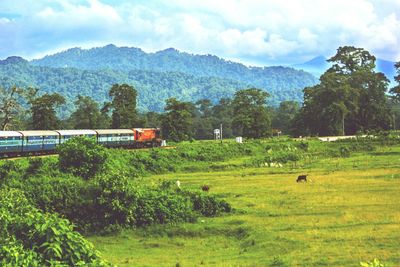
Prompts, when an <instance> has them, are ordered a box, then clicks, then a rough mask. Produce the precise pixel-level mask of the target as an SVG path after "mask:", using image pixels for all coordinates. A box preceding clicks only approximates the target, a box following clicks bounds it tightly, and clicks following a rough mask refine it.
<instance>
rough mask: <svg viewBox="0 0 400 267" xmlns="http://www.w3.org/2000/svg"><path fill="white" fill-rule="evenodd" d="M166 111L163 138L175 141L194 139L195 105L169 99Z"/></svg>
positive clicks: (163, 120)
mask: <svg viewBox="0 0 400 267" xmlns="http://www.w3.org/2000/svg"><path fill="white" fill-rule="evenodd" d="M164 109H165V111H166V112H165V113H164V114H163V115H162V119H161V121H162V131H163V136H164V137H165V138H167V139H170V140H173V141H183V140H190V139H192V138H193V134H194V131H193V118H194V110H195V107H194V105H193V104H192V103H190V102H181V101H178V100H177V99H175V98H169V99H167V100H166V106H165V108H164Z"/></svg>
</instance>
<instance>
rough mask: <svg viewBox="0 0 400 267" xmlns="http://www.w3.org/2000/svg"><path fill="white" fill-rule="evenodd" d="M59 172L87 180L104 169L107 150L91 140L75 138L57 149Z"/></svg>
mask: <svg viewBox="0 0 400 267" xmlns="http://www.w3.org/2000/svg"><path fill="white" fill-rule="evenodd" d="M58 153H59V166H60V170H61V171H65V172H69V173H72V174H74V175H77V176H80V177H83V178H85V179H89V178H92V177H94V176H95V175H96V174H98V173H100V172H102V171H103V170H104V169H105V162H106V160H107V158H108V152H107V149H106V148H104V147H103V146H101V145H98V144H97V143H96V140H94V139H93V138H87V137H76V138H72V139H71V140H68V141H67V142H65V143H63V144H61V145H60V146H59V147H58Z"/></svg>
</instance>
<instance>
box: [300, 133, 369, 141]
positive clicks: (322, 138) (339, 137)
mask: <svg viewBox="0 0 400 267" xmlns="http://www.w3.org/2000/svg"><path fill="white" fill-rule="evenodd" d="M356 137H357V136H356V135H339V136H321V137H317V138H318V139H319V140H321V141H323V142H333V141H337V140H340V139H349V138H356ZM360 137H366V135H360ZM303 139H307V137H304V138H296V140H303Z"/></svg>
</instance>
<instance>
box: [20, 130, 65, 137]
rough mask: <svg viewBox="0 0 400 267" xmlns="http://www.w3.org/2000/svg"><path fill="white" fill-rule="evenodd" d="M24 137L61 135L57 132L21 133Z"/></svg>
mask: <svg viewBox="0 0 400 267" xmlns="http://www.w3.org/2000/svg"><path fill="white" fill-rule="evenodd" d="M19 132H20V133H21V134H22V135H23V136H45V135H48V136H59V135H60V134H59V133H57V132H56V131H40V130H37V131H19Z"/></svg>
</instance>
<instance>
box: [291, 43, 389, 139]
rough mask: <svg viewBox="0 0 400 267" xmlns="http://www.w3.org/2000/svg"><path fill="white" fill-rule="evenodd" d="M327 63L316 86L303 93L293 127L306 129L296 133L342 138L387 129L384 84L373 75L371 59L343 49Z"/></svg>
mask: <svg viewBox="0 0 400 267" xmlns="http://www.w3.org/2000/svg"><path fill="white" fill-rule="evenodd" d="M328 61H330V62H332V63H333V65H332V67H331V68H329V69H328V70H327V71H326V72H325V73H324V74H323V75H322V76H321V77H320V83H319V84H317V85H315V86H313V87H308V88H305V89H304V104H303V107H302V108H301V111H300V114H301V117H302V119H301V123H298V122H297V123H296V124H297V126H300V125H302V126H304V127H305V128H306V129H303V130H300V131H299V130H297V132H298V133H299V132H303V133H309V134H312V135H338V134H343V135H344V134H354V133H356V132H359V131H362V132H364V131H368V130H375V129H388V128H389V126H390V123H389V122H390V116H389V108H388V103H387V97H386V94H385V93H386V91H387V86H388V80H387V78H386V77H385V76H384V75H383V74H382V73H376V72H375V71H374V68H375V57H374V56H373V55H371V54H370V53H369V52H368V51H366V50H364V49H362V48H355V47H352V46H345V47H339V49H338V51H337V53H336V55H335V56H333V57H332V58H330V59H329V60H328ZM297 119H298V118H297Z"/></svg>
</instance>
